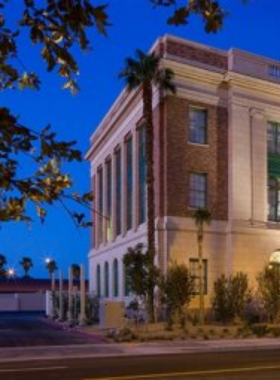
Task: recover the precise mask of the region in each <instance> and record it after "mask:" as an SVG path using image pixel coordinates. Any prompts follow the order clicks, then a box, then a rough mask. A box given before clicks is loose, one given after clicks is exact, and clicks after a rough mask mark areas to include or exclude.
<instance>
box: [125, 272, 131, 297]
mask: <svg viewBox="0 0 280 380" xmlns="http://www.w3.org/2000/svg"><path fill="white" fill-rule="evenodd" d="M123 270H124V276H123V277H124V295H125V296H126V297H127V296H129V295H130V294H131V278H130V276H129V274H128V270H127V267H126V266H125V265H123Z"/></svg>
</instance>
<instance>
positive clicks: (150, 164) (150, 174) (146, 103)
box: [143, 81, 155, 322]
mask: <svg viewBox="0 0 280 380" xmlns="http://www.w3.org/2000/svg"><path fill="white" fill-rule="evenodd" d="M152 101H153V92H152V84H151V82H150V81H147V82H146V83H144V85H143V115H144V119H145V123H146V170H147V172H146V183H147V240H148V255H149V259H150V260H149V262H150V265H151V266H153V264H154V258H155V206H154V156H153V155H154V126H153V105H152ZM151 273H153V271H151ZM149 283H150V284H151V285H150V287H149V290H148V304H149V315H150V319H151V321H152V322H153V321H154V281H153V279H152V278H151V279H150V281H149Z"/></svg>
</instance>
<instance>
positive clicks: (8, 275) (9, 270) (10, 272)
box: [6, 268, 16, 278]
mask: <svg viewBox="0 0 280 380" xmlns="http://www.w3.org/2000/svg"><path fill="white" fill-rule="evenodd" d="M6 273H7V277H8V278H10V277H14V275H15V274H16V271H15V270H14V269H13V268H9V269H8V270H7V272H6Z"/></svg>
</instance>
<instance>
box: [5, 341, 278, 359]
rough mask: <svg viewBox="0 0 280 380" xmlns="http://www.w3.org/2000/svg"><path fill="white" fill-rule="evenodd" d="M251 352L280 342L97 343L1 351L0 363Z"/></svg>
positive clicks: (275, 347) (272, 346) (273, 347)
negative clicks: (250, 350)
mask: <svg viewBox="0 0 280 380" xmlns="http://www.w3.org/2000/svg"><path fill="white" fill-rule="evenodd" d="M249 349H254V350H256V349H280V339H277V338H262V339H258V338H256V339H240V340H237V339H232V340H230V339H228V340H226V339H223V340H207V341H205V340H193V339H189V340H184V341H162V342H151V343H120V344H119V343H106V344H104V343H96V344H86V345H75V346H44V347H16V348H6V347H5V348H1V349H0V362H2V363H3V362H12V361H27V360H32V361H33V360H43V359H63V358H83V357H93V358H94V357H109V356H134V355H162V354H182V353H195V352H220V351H223V352H224V351H236V350H238V351H242V350H249Z"/></svg>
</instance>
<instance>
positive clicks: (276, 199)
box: [268, 178, 280, 222]
mask: <svg viewBox="0 0 280 380" xmlns="http://www.w3.org/2000/svg"><path fill="white" fill-rule="evenodd" d="M268 220H271V221H273V222H279V221H280V183H279V180H278V179H277V178H269V181H268Z"/></svg>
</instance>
